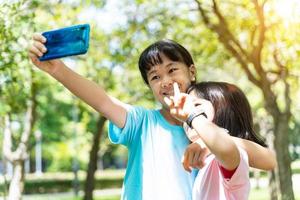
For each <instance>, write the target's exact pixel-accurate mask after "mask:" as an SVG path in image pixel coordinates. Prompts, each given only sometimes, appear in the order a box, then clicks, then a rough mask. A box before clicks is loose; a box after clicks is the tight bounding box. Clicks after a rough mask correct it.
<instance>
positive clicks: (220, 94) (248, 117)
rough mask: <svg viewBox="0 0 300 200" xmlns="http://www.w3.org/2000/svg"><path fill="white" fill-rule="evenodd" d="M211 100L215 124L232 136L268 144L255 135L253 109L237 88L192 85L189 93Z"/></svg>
mask: <svg viewBox="0 0 300 200" xmlns="http://www.w3.org/2000/svg"><path fill="white" fill-rule="evenodd" d="M191 91H194V92H195V94H196V96H198V97H200V98H203V99H206V100H209V101H210V102H211V103H212V104H213V107H214V109H215V116H214V119H213V122H214V123H215V124H216V125H218V126H220V127H222V128H225V129H227V130H228V131H229V134H230V135H231V136H235V137H239V138H243V139H247V140H251V141H253V142H255V143H258V144H260V145H262V146H264V147H267V145H266V143H265V142H264V141H263V140H262V139H261V138H260V137H259V136H258V135H257V134H256V133H255V131H254V127H253V117H252V113H251V107H250V104H249V102H248V100H247V97H246V96H245V94H244V93H243V92H242V90H241V89H239V88H238V87H237V86H235V85H233V84H230V83H226V82H201V83H197V84H194V85H191V86H190V88H189V89H188V91H187V93H190V92H191Z"/></svg>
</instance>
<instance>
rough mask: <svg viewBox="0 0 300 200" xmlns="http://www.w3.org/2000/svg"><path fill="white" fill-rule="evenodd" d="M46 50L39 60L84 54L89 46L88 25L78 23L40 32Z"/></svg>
mask: <svg viewBox="0 0 300 200" xmlns="http://www.w3.org/2000/svg"><path fill="white" fill-rule="evenodd" d="M42 35H43V36H44V37H46V39H47V41H46V43H45V46H46V48H47V52H46V53H45V54H44V55H43V56H42V57H40V58H39V60H40V61H45V60H51V59H56V58H62V57H67V56H74V55H79V54H85V53H86V52H87V50H88V48H89V38H90V25H89V24H80V25H75V26H70V27H66V28H62V29H57V30H52V31H47V32H44V33H42Z"/></svg>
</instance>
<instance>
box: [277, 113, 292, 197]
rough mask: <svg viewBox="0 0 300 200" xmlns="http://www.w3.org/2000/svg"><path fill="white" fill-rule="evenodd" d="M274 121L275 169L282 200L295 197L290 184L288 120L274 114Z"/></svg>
mask: <svg viewBox="0 0 300 200" xmlns="http://www.w3.org/2000/svg"><path fill="white" fill-rule="evenodd" d="M276 118H277V120H275V121H274V125H275V129H274V134H275V138H274V148H275V150H276V158H277V163H278V167H277V169H276V170H275V173H276V178H278V179H279V189H280V193H281V199H282V200H290V199H295V197H294V192H293V184H292V170H291V158H290V154H289V139H288V120H286V118H285V117H284V116H282V117H281V116H276Z"/></svg>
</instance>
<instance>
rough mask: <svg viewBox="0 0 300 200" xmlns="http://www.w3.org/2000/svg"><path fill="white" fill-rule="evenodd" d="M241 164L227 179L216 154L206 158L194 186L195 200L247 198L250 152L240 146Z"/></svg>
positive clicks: (239, 199)
mask: <svg viewBox="0 0 300 200" xmlns="http://www.w3.org/2000/svg"><path fill="white" fill-rule="evenodd" d="M239 152H240V156H241V159H240V164H239V166H238V167H237V169H236V171H235V172H234V174H233V176H232V177H231V179H225V178H224V177H223V174H222V172H221V169H220V164H219V161H218V160H216V159H215V156H214V155H210V156H208V157H207V158H206V160H205V162H206V165H205V166H204V167H203V168H202V169H200V170H199V173H198V175H197V177H196V180H195V183H194V188H193V200H246V199H248V196H249V191H250V179H249V163H248V154H247V153H246V151H245V150H243V149H241V148H239Z"/></svg>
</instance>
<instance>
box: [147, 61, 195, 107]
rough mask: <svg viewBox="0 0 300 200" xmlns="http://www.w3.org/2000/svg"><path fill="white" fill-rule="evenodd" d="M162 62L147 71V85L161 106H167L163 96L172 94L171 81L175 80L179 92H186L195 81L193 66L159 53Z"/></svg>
mask: <svg viewBox="0 0 300 200" xmlns="http://www.w3.org/2000/svg"><path fill="white" fill-rule="evenodd" d="M161 58H162V61H163V62H162V64H158V65H155V66H153V67H152V68H151V69H150V70H149V71H148V73H147V79H148V82H149V86H150V88H151V90H152V92H153V95H154V97H155V98H156V100H158V101H159V102H160V103H161V104H162V105H163V107H165V108H168V106H167V105H166V103H165V102H164V97H170V96H173V95H174V91H173V83H174V82H177V83H178V86H179V89H180V91H181V92H186V90H187V88H188V87H189V86H190V85H191V82H192V81H195V75H196V74H195V67H194V66H190V67H188V66H186V65H185V64H184V63H181V62H176V61H172V60H170V59H169V58H167V57H166V56H164V55H161Z"/></svg>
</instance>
